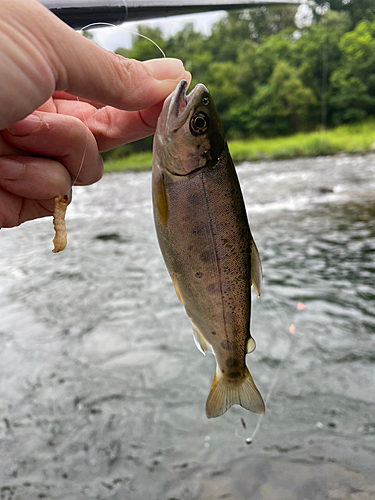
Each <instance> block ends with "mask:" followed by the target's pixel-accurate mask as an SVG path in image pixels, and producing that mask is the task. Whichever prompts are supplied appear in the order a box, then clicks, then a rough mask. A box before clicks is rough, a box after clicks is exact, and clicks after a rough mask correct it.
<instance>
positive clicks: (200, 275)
mask: <svg viewBox="0 0 375 500" xmlns="http://www.w3.org/2000/svg"><path fill="white" fill-rule="evenodd" d="M202 276H203V273H195V277H196V278H202Z"/></svg>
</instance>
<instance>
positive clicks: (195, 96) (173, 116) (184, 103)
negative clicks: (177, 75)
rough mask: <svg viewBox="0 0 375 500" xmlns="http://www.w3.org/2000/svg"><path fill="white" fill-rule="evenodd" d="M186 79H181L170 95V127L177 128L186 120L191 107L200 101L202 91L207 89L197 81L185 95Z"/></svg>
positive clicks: (205, 91) (206, 91)
mask: <svg viewBox="0 0 375 500" xmlns="http://www.w3.org/2000/svg"><path fill="white" fill-rule="evenodd" d="M187 85H188V84H187V81H186V80H181V81H180V83H179V84H178V85H177V87H176V89H175V90H174V92H173V94H172V96H171V102H170V105H169V113H168V115H169V120H170V124H171V129H172V130H173V131H175V130H178V129H179V128H181V127H182V125H183V124H184V123H185V122H186V120H187V118H188V117H189V115H190V112H191V111H192V109H194V108H195V106H196V105H197V104H198V103H199V102H200V100H201V96H202V94H204V93H207V94H208V90H207V89H206V87H205V86H204V85H203V84H202V83H198V84H197V85H196V86H195V87H194V89H193V90H192V91H191V92H190V93H189V94H188V95H186V89H187Z"/></svg>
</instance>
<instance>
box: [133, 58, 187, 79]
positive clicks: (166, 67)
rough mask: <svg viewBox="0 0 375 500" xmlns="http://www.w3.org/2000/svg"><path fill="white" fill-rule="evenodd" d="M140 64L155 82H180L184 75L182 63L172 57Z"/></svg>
mask: <svg viewBox="0 0 375 500" xmlns="http://www.w3.org/2000/svg"><path fill="white" fill-rule="evenodd" d="M142 64H143V65H144V66H146V68H147V69H148V70H149V71H150V73H151V75H152V77H153V78H155V79H156V80H181V79H182V78H183V76H184V74H185V69H184V65H183V63H182V61H180V59H175V58H173V57H165V58H161V59H149V60H148V61H143V62H142Z"/></svg>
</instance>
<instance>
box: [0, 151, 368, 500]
mask: <svg viewBox="0 0 375 500" xmlns="http://www.w3.org/2000/svg"><path fill="white" fill-rule="evenodd" d="M238 173H239V177H240V181H241V184H242V187H243V192H244V197H245V200H246V206H247V210H248V215H249V219H250V224H251V229H252V232H253V236H254V239H255V241H256V242H257V245H258V248H259V251H260V254H261V258H262V263H263V270H264V287H263V294H262V297H261V298H260V299H257V298H256V297H255V296H254V298H253V311H252V335H253V336H254V338H255V339H256V342H257V349H256V351H254V352H253V353H252V354H250V355H249V356H248V357H247V362H248V365H249V367H250V370H251V372H252V375H253V377H254V379H255V381H256V383H257V385H258V387H259V389H260V391H261V392H262V394H263V396H264V397H267V412H266V414H265V416H264V417H263V418H261V420H258V419H259V416H258V415H254V414H251V413H249V412H247V411H246V410H244V409H242V408H240V407H233V408H231V409H230V410H229V411H228V412H227V413H226V414H225V415H223V416H222V417H219V418H217V419H212V420H208V419H206V416H205V413H204V405H205V400H206V397H207V395H208V392H209V388H210V386H211V382H212V377H213V374H214V369H215V361H214V358H213V356H211V355H208V356H207V357H203V356H202V355H201V354H200V353H199V352H198V350H197V349H196V347H195V345H194V342H193V338H192V333H191V327H190V323H189V321H188V319H187V318H186V316H185V314H184V311H183V308H182V306H181V305H180V303H179V302H178V300H177V297H176V296H175V293H174V290H173V286H172V283H171V281H170V279H169V276H168V275H167V272H166V269H165V267H164V263H163V261H162V258H161V254H160V251H159V248H158V246H157V241H156V236H155V232H154V228H153V220H152V207H151V192H150V183H151V176H150V173H149V172H147V173H124V174H111V175H106V176H105V177H104V178H103V180H102V181H101V182H99V183H98V184H96V185H94V186H91V187H87V188H76V189H75V192H74V197H73V202H72V204H71V205H70V206H69V208H68V213H67V228H68V247H67V248H66V250H64V252H62V253H61V254H53V253H52V252H51V249H52V238H53V230H52V222H51V219H43V220H37V221H33V222H30V223H26V224H24V225H22V226H21V227H19V228H15V229H7V230H2V231H1V233H0V248H1V251H0V282H1V291H0V318H1V321H0V466H1V467H0V498H1V499H5V500H16V499H17V500H18V499H22V500H24V499H27V500H29V499H30V500H34V499H39V498H46V499H59V500H65V499H66V500H68V499H69V500H81V499H86V498H90V499H97V500H104V499H116V500H216V499H230V500H248V499H252V500H284V499H285V500H293V499H296V500H310V499H311V500H320V499H332V500H339V499H345V500H347V499H350V500H370V499H374V498H375V479H374V478H375V473H374V471H375V390H374V387H375V222H374V219H375V156H374V155H369V156H336V157H327V158H325V157H322V158H317V159H299V160H294V161H282V162H259V163H248V164H243V165H241V166H240V167H239V168H238ZM299 302H302V303H303V304H304V305H305V309H297V304H298V303H299ZM292 324H293V325H294V328H293V327H292V331H293V329H295V331H294V333H293V334H291V333H289V329H290V327H291V325H292ZM270 391H271V392H270ZM257 425H258V427H257ZM245 427H246V428H245ZM256 428H257V431H256V434H255V436H254V438H253V441H252V443H251V444H248V442H247V441H246V439H247V438H249V437H250V436H251V435H252V434H253V433H254V430H255V429H256Z"/></svg>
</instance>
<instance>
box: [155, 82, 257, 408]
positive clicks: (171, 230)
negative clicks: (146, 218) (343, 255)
mask: <svg viewBox="0 0 375 500" xmlns="http://www.w3.org/2000/svg"><path fill="white" fill-rule="evenodd" d="M186 88H187V83H186V81H184V80H182V81H181V82H180V83H179V84H178V86H177V88H176V89H175V91H174V92H173V93H172V94H171V95H170V96H169V97H168V98H167V99H166V100H165V102H164V106H163V109H162V112H161V114H160V117H159V120H158V124H157V128H156V132H155V137H154V149H153V165H152V197H153V207H154V219H155V227H156V233H157V237H158V241H159V246H160V249H161V252H162V255H163V258H164V261H165V264H166V267H167V269H168V272H169V274H170V276H171V278H172V282H173V285H174V287H175V290H176V294H177V297H178V298H179V300H180V302H181V303H182V304H183V306H184V307H185V311H186V314H187V316H188V317H189V318H190V320H191V323H192V326H193V332H194V335H195V338H196V342H197V346H198V347H200V348H201V350H202V352H203V353H206V351H209V350H211V351H212V352H213V353H214V355H215V357H216V373H215V376H214V380H213V384H212V388H211V391H210V393H209V396H208V399H207V402H206V415H207V417H208V418H212V417H217V416H219V415H221V414H223V413H224V412H225V411H226V410H227V409H228V408H229V407H230V406H232V405H234V404H239V405H241V406H243V407H244V408H246V409H247V410H250V411H253V412H255V413H264V402H263V399H262V396H261V395H260V393H259V391H258V389H257V387H256V386H255V384H254V381H253V379H252V377H251V375H250V372H249V370H248V368H247V366H246V363H245V356H246V354H247V353H250V352H252V351H253V350H254V349H255V341H254V339H253V338H252V336H251V334H250V310H251V285H252V286H253V287H254V290H255V292H256V294H257V295H258V296H259V295H260V289H261V283H262V268H261V262H260V258H259V253H258V250H257V247H256V245H255V242H254V240H253V237H252V235H251V232H250V228H249V223H248V220H247V215H246V209H245V204H244V200H243V197H242V192H241V188H240V184H239V181H238V177H237V174H236V171H235V167H234V165H233V161H232V158H231V156H230V153H229V150H228V146H227V143H226V140H225V137H224V131H223V128H222V125H221V121H220V118H219V114H218V112H217V109H216V107H215V105H214V103H213V100H212V98H211V95H210V93H209V92H208V90H207V88H206V87H205V86H204V85H202V84H198V85H197V86H196V87H195V88H194V89H193V90H192V91H191V92H190V94H189V95H186Z"/></svg>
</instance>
